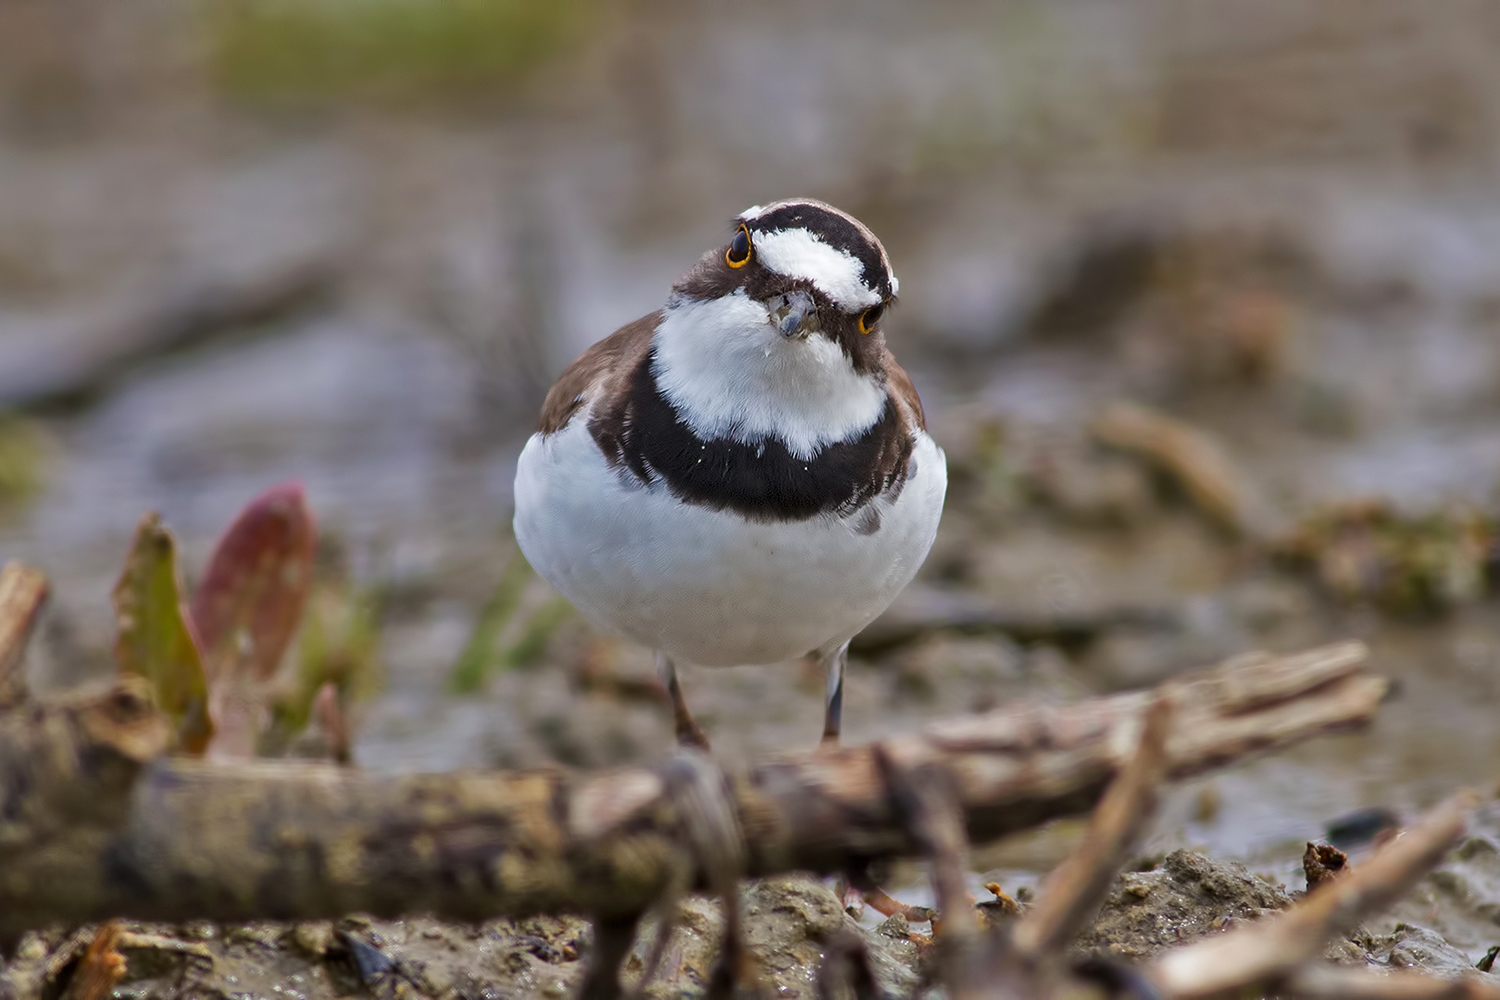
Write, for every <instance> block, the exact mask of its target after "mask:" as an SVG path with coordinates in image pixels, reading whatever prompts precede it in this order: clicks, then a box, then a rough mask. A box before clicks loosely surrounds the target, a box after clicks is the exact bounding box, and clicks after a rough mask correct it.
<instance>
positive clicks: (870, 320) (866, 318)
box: [859, 302, 885, 334]
mask: <svg viewBox="0 0 1500 1000" xmlns="http://www.w3.org/2000/svg"><path fill="white" fill-rule="evenodd" d="M884 314H885V303H884V302H882V303H880V304H879V305H875V306H871V307H870V308H868V309H866V310H865V311H864V312H862V313H860V314H859V332H860V333H863V334H871V333H874V332H875V324H876V323H879V322H880V317H881V316H883V315H884Z"/></svg>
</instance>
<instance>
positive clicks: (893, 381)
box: [885, 351, 927, 431]
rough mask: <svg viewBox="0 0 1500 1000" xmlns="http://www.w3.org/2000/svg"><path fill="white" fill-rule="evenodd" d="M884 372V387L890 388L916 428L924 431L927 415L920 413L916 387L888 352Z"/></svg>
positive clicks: (920, 406)
mask: <svg viewBox="0 0 1500 1000" xmlns="http://www.w3.org/2000/svg"><path fill="white" fill-rule="evenodd" d="M885 371H886V385H887V386H889V387H890V393H891V395H892V396H893V397H895V399H896V401H897V402H899V403H900V404H901V405H902V406H904V407H905V408H906V412H907V413H909V414H910V415H911V419H913V420H915V421H916V422H917V426H918V427H920V428H922V429H923V430H924V431H925V430H926V429H927V414H925V413H923V412H922V398H921V397H920V396H918V395H917V387H916V386H914V385H912V384H911V376H910V375H908V374H906V369H905V368H902V367H901V366H900V365H899V364H897V363H896V358H895V356H894V355H893V354H891V352H890V351H886V352H885Z"/></svg>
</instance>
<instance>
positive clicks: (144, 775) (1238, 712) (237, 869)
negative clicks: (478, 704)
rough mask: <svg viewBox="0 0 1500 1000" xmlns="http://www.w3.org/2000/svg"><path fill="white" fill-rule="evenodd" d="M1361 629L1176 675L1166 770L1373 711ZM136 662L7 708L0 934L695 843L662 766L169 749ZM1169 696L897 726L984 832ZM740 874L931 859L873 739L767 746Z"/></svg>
mask: <svg viewBox="0 0 1500 1000" xmlns="http://www.w3.org/2000/svg"><path fill="white" fill-rule="evenodd" d="M1364 655H1365V654H1364V649H1363V647H1362V646H1360V645H1359V644H1357V643H1345V644H1340V645H1335V646H1330V647H1325V648H1323V649H1319V650H1313V651H1310V652H1307V653H1303V654H1300V655H1298V656H1291V657H1283V658H1264V659H1261V660H1259V661H1255V662H1240V663H1235V664H1229V665H1226V666H1224V667H1221V668H1218V669H1216V670H1211V671H1207V672H1205V673H1203V674H1200V675H1198V676H1197V677H1195V678H1191V679H1187V680H1184V681H1180V682H1178V683H1177V684H1176V685H1174V697H1175V699H1176V701H1177V706H1178V707H1177V718H1176V724H1175V727H1174V729H1173V734H1172V736H1171V738H1170V739H1168V740H1167V745H1166V758H1165V761H1164V764H1163V768H1164V771H1165V772H1166V773H1167V774H1168V775H1183V774H1191V773H1196V772H1199V771H1202V770H1205V769H1207V768H1209V767H1213V766H1216V765H1222V764H1224V763H1227V762H1229V761H1231V760H1235V759H1238V758H1240V757H1242V756H1244V755H1246V754H1249V753H1252V752H1256V751H1260V750H1265V749H1268V748H1270V747H1274V746H1282V745H1286V744H1288V743H1291V742H1294V741H1297V740H1302V739H1306V738H1308V737H1309V736H1312V735H1315V734H1317V733H1321V732H1326V731H1329V730H1331V729H1336V728H1340V727H1347V726H1350V725H1354V724H1358V723H1362V722H1365V721H1367V720H1368V719H1369V718H1370V717H1371V716H1372V715H1373V713H1374V711H1375V708H1376V706H1377V704H1378V703H1379V701H1380V698H1381V695H1382V693H1383V691H1384V684H1383V682H1382V681H1380V680H1379V679H1376V678H1372V677H1369V676H1366V675H1363V674H1361V673H1360V663H1361V661H1362V660H1363V658H1364ZM147 694H148V692H147V690H146V688H144V687H143V686H142V682H141V681H139V679H136V678H122V680H121V681H120V683H119V684H117V685H116V687H115V688H114V689H113V690H112V691H110V692H107V693H105V694H103V695H100V694H95V695H92V696H78V697H75V698H73V699H70V700H67V701H64V702H57V703H50V704H45V705H40V706H36V707H35V708H34V709H33V710H30V711H27V712H24V713H23V712H10V713H7V714H4V715H0V789H4V792H3V795H4V796H5V799H4V801H3V802H0V817H3V819H0V934H4V933H13V932H15V931H19V930H24V929H27V928H30V927H35V926H38V925H40V924H44V923H47V922H50V921H54V920H61V921H74V922H83V921H88V920H97V919H104V918H109V917H135V918H140V919H150V920H170V921H181V920H187V919H211V920H243V919H258V918H283V919H293V918H296V919H317V918H326V917H334V916H337V915H340V914H344V913H349V912H356V911H359V912H367V913H370V914H373V915H377V916H378V915H396V914H406V913H410V912H413V911H418V910H422V911H427V912H431V913H434V914H436V915H438V916H441V917H446V918H452V919H458V920H478V919H487V918H490V917H493V916H497V915H504V914H523V913H542V912H547V913H557V912H575V913H588V914H592V915H595V916H597V917H601V918H604V919H612V920H621V919H626V918H629V917H633V916H635V915H638V914H640V913H643V912H645V911H646V910H647V909H648V908H649V907H650V906H651V904H652V902H653V901H654V900H655V899H656V898H657V897H658V896H659V895H660V893H661V892H662V891H663V890H664V889H666V888H667V887H668V886H669V884H670V882H671V880H672V878H673V873H674V872H677V871H679V870H680V868H681V866H682V865H683V864H684V856H685V854H686V856H687V857H689V858H691V859H692V860H691V865H692V869H693V870H692V877H691V882H690V888H691V889H693V890H695V891H709V890H712V889H713V888H714V886H715V884H722V883H721V882H718V879H721V878H723V875H722V874H719V875H718V876H717V878H712V879H711V877H710V873H709V872H707V871H706V870H704V866H703V864H702V863H701V862H700V860H699V859H698V858H697V857H695V856H694V855H693V854H691V853H689V852H685V849H684V845H688V844H691V843H692V842H693V838H692V835H691V831H690V826H691V824H692V822H693V819H692V817H690V816H687V815H686V814H685V813H684V812H683V809H682V807H681V804H680V802H679V799H678V798H677V797H674V796H672V795H671V794H669V789H668V782H667V781H666V779H665V772H664V771H663V770H661V769H655V770H645V769H635V770H623V771H617V772H613V773H606V774H590V775H582V774H577V773H573V772H568V771H564V770H561V769H552V770H538V771H530V772H517V773H491V774H475V773H470V774H441V775H407V776H394V777H393V776H380V775H371V774H364V773H360V772H356V771H351V770H350V769H347V768H338V767H331V766H325V765H317V764H307V763H301V764H299V763H270V762H246V763H238V762H236V763H232V764H205V763H202V762H199V761H192V760H183V759H168V758H161V757H159V756H158V755H159V754H160V753H161V752H162V750H163V748H164V747H165V746H166V744H167V742H168V740H169V737H170V727H169V726H168V724H167V723H166V722H165V721H164V720H163V719H162V717H161V716H160V715H158V714H157V713H156V712H155V711H154V710H153V709H152V708H151V707H150V705H149V700H148V697H147ZM1154 697H1156V696H1154V695H1152V694H1151V693H1149V692H1147V693H1135V694H1124V695H1116V696H1113V697H1107V698H1098V699H1093V700H1090V701H1086V702H1082V703H1079V704H1075V705H1070V706H1034V705H1033V706H1025V705H1023V706H1016V707H1009V708H1005V709H1002V710H999V711H995V712H990V713H987V714H985V715H979V716H973V717H969V718H965V719H961V720H956V721H948V722H940V723H937V724H934V725H932V726H929V727H928V728H926V729H924V730H922V731H920V732H917V733H914V734H911V735H908V736H903V737H899V738H896V739H892V740H889V741H886V742H885V743H883V744H881V750H880V752H881V753H884V754H885V755H886V756H887V757H888V758H889V759H890V760H891V761H893V762H894V763H895V764H896V765H897V766H899V767H900V768H902V769H903V770H907V771H914V770H916V769H920V768H924V767H929V766H930V767H936V768H941V769H942V770H943V771H945V772H947V774H949V775H950V776H951V783H952V787H953V789H954V791H955V795H956V799H957V804H958V806H959V808H960V809H961V810H962V818H963V824H964V826H965V827H966V832H967V834H968V836H969V837H970V838H971V839H973V840H975V841H988V840H993V839H995V838H997V837H999V836H1002V835H1004V834H1007V833H1011V832H1014V831H1017V830H1022V829H1027V828H1029V827H1031V826H1034V825H1036V824H1039V823H1041V822H1045V821H1046V820H1048V819H1051V818H1054V817H1057V816H1063V815H1073V814H1077V813H1080V812H1084V811H1087V810H1088V809H1089V808H1091V807H1092V806H1093V805H1094V803H1095V802H1096V801H1097V800H1098V798H1099V796H1100V795H1101V794H1102V792H1103V790H1104V788H1105V787H1106V786H1107V785H1108V784H1109V782H1110V781H1111V779H1112V778H1113V777H1114V776H1115V774H1116V773H1117V772H1119V770H1120V769H1121V767H1122V766H1123V765H1124V763H1125V761H1126V760H1127V759H1128V758H1129V757H1130V755H1131V753H1132V752H1133V750H1134V748H1135V746H1136V745H1137V744H1138V743H1139V741H1140V737H1141V733H1142V730H1143V727H1144V726H1145V718H1146V713H1147V708H1148V706H1149V705H1150V704H1151V703H1152V701H1153V699H1154ZM724 794H725V795H726V797H727V798H726V804H727V807H728V808H729V809H731V810H732V812H733V815H734V819H735V821H736V824H737V826H738V828H739V829H740V830H741V831H742V832H743V836H744V845H745V849H744V854H743V856H742V859H741V861H740V864H741V865H742V868H741V870H740V872H739V873H738V874H739V875H741V876H765V875H770V874H773V873H778V872H785V871H796V870H803V871H812V872H818V873H833V872H839V871H845V870H850V869H851V868H855V867H860V866H863V865H865V864H867V863H869V862H870V861H874V860H879V859H882V858H890V857H897V856H910V855H912V854H914V853H917V845H914V844H913V843H912V838H911V836H910V834H909V832H908V831H907V830H906V829H904V827H903V824H902V823H901V822H900V818H899V817H898V816H897V815H895V813H894V811H893V809H892V806H891V797H890V795H889V790H888V788H887V787H886V784H885V782H884V781H883V780H882V778H881V769H880V765H879V763H878V762H877V760H876V751H875V750H874V749H872V748H871V747H859V748H855V747H849V748H842V749H838V750H832V751H828V750H823V751H818V752H810V753H806V754H803V755H800V756H788V757H781V758H778V759H772V760H769V761H765V762H762V763H759V764H758V765H754V766H752V767H750V768H749V769H748V770H747V771H745V772H743V773H740V774H736V775H733V776H731V777H729V778H728V779H726V782H725V793H724Z"/></svg>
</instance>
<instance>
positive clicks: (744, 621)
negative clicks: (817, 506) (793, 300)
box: [515, 414, 948, 666]
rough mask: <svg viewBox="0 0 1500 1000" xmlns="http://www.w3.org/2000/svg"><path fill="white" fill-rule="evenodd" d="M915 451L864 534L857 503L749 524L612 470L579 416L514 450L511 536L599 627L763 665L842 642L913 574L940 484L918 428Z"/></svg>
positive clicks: (709, 657) (941, 462) (675, 649)
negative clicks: (907, 472) (804, 517)
mask: <svg viewBox="0 0 1500 1000" xmlns="http://www.w3.org/2000/svg"><path fill="white" fill-rule="evenodd" d="M913 457H914V460H915V463H916V466H915V469H914V473H913V474H912V475H911V476H910V477H909V479H908V480H907V482H906V485H905V488H904V489H903V490H902V491H901V493H900V496H899V497H897V499H896V500H895V501H894V502H889V501H886V500H884V499H879V500H876V501H874V502H873V503H872V505H871V506H873V507H875V509H876V510H877V511H878V512H879V514H880V527H879V530H877V531H875V532H873V533H871V534H861V533H860V532H859V531H858V530H857V526H858V525H859V524H860V523H861V518H860V516H859V515H858V514H856V515H855V516H854V517H850V518H843V519H841V518H836V517H820V518H814V519H812V520H808V521H800V522H795V523H789V524H782V523H774V524H761V523H756V522H753V521H747V520H745V519H744V518H742V517H740V516H738V515H736V514H729V513H720V512H717V511H712V510H709V509H707V508H704V507H694V506H689V505H685V504H681V503H679V502H678V501H677V500H676V498H675V497H673V496H672V494H671V493H670V492H669V491H668V490H667V488H666V487H665V486H664V485H661V484H658V485H655V486H651V487H644V486H639V485H636V484H635V483H634V482H633V481H632V482H631V483H629V484H627V483H625V482H622V481H621V479H620V477H619V474H618V473H617V472H616V471H615V470H614V469H612V468H610V467H609V465H608V464H607V463H606V462H605V459H604V456H603V455H601V454H600V453H599V451H598V449H597V448H596V447H595V446H594V442H593V439H592V438H591V437H590V436H589V433H588V429H587V420H586V418H585V416H584V415H583V414H579V415H578V416H576V417H575V418H574V419H573V420H572V422H571V423H570V424H569V425H568V426H567V427H566V428H565V429H563V430H561V431H559V432H558V433H556V434H553V435H551V436H549V437H546V438H544V437H542V436H541V435H540V434H537V435H533V436H532V438H531V440H530V441H529V442H527V444H526V448H525V450H524V451H522V452H521V459H520V462H519V464H518V466H517V469H516V518H515V530H516V541H517V542H518V543H519V544H520V546H521V551H522V552H523V553H525V555H526V558H527V559H528V560H529V561H530V562H531V565H532V566H533V567H534V568H535V569H536V571H537V572H538V573H540V574H541V575H542V576H543V577H545V578H546V579H547V581H548V582H549V583H551V584H552V586H553V587H555V588H556V589H557V590H558V592H559V593H561V594H562V595H563V596H564V597H566V598H567V599H568V600H569V601H571V602H573V604H574V606H576V607H577V608H578V609H579V610H580V611H582V612H583V613H584V614H585V615H587V616H588V617H589V618H590V619H591V620H593V621H594V622H595V623H596V624H598V625H601V626H604V627H606V628H609V629H612V630H614V631H617V632H620V633H622V634H624V635H626V636H628V637H629V638H631V639H634V640H635V641H637V642H639V643H641V644H642V645H645V646H649V647H651V648H653V649H658V650H661V651H663V652H665V653H667V654H669V655H671V656H673V657H675V658H677V659H680V660H682V661H686V662H689V663H696V664H701V665H704V666H728V665H732V664H740V663H774V662H777V661H779V660H786V659H790V658H792V657H795V656H801V655H802V654H804V653H807V652H809V651H811V650H815V649H823V648H830V647H833V646H837V645H839V644H841V643H843V642H845V641H847V640H848V639H850V638H851V637H852V636H853V635H854V634H855V633H857V632H858V631H859V630H860V629H862V628H864V627H865V626H866V625H868V624H869V623H870V622H871V621H872V620H873V619H874V618H875V616H876V615H878V614H880V613H881V612H882V611H884V610H885V609H886V607H887V606H888V605H889V604H890V603H891V601H892V600H893V599H894V598H895V597H896V595H897V594H898V593H900V592H901V589H902V588H903V587H905V586H906V585H907V584H908V583H909V582H911V578H912V577H913V576H914V575H915V574H916V572H917V568H918V567H919V566H921V565H922V560H924V559H925V558H926V557H927V552H928V550H929V549H930V548H931V547H932V541H933V538H934V537H935V536H936V535H937V527H938V519H939V518H940V517H941V515H942V509H943V496H944V494H945V493H946V491H947V487H948V469H947V464H946V461H945V458H944V456H943V451H942V449H941V448H939V447H938V446H937V445H936V443H934V442H933V440H932V439H931V438H929V437H928V436H927V435H926V434H919V437H918V441H917V445H916V448H915V450H914V453H913ZM865 527H868V521H866V522H865Z"/></svg>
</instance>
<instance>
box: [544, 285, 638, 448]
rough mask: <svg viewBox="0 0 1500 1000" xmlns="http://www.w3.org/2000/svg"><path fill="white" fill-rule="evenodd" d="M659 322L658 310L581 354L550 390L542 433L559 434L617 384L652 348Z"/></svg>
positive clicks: (629, 324) (545, 407)
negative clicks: (595, 399) (599, 396)
mask: <svg viewBox="0 0 1500 1000" xmlns="http://www.w3.org/2000/svg"><path fill="white" fill-rule="evenodd" d="M659 322H661V311H660V310H657V311H656V312H654V313H650V314H649V315H646V316H642V317H641V318H640V319H638V320H636V321H635V322H633V323H627V324H625V325H624V326H622V327H620V328H619V329H618V330H616V331H615V332H614V333H612V334H610V335H609V336H608V337H605V338H604V339H603V340H601V341H599V342H598V343H597V344H595V345H594V346H593V347H590V348H589V349H588V350H586V351H584V352H583V353H582V354H581V355H579V356H578V360H577V361H574V362H573V363H572V364H571V365H569V366H568V370H567V371H565V372H563V373H562V376H561V377H560V378H558V380H557V381H556V382H554V383H553V384H552V388H551V389H550V390H548V392H547V399H546V401H545V402H543V403H542V419H541V425H540V427H539V428H538V429H539V430H540V431H541V432H542V433H543V434H555V433H557V432H558V431H560V430H562V429H563V428H564V427H566V426H568V421H570V420H572V419H573V414H575V413H577V412H578V411H579V410H580V409H582V408H583V406H584V404H585V403H587V402H589V400H590V399H592V398H593V397H594V396H595V395H597V394H598V393H601V392H609V391H610V390H611V389H612V388H613V387H615V386H616V385H617V384H618V382H619V380H620V379H621V378H623V376H624V375H625V374H626V373H628V372H629V371H630V370H631V369H633V368H634V367H635V366H636V364H637V363H638V362H639V361H640V359H641V356H642V355H644V354H645V353H646V351H648V350H650V348H651V334H652V333H654V332H655V331H656V325H657V323H659Z"/></svg>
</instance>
